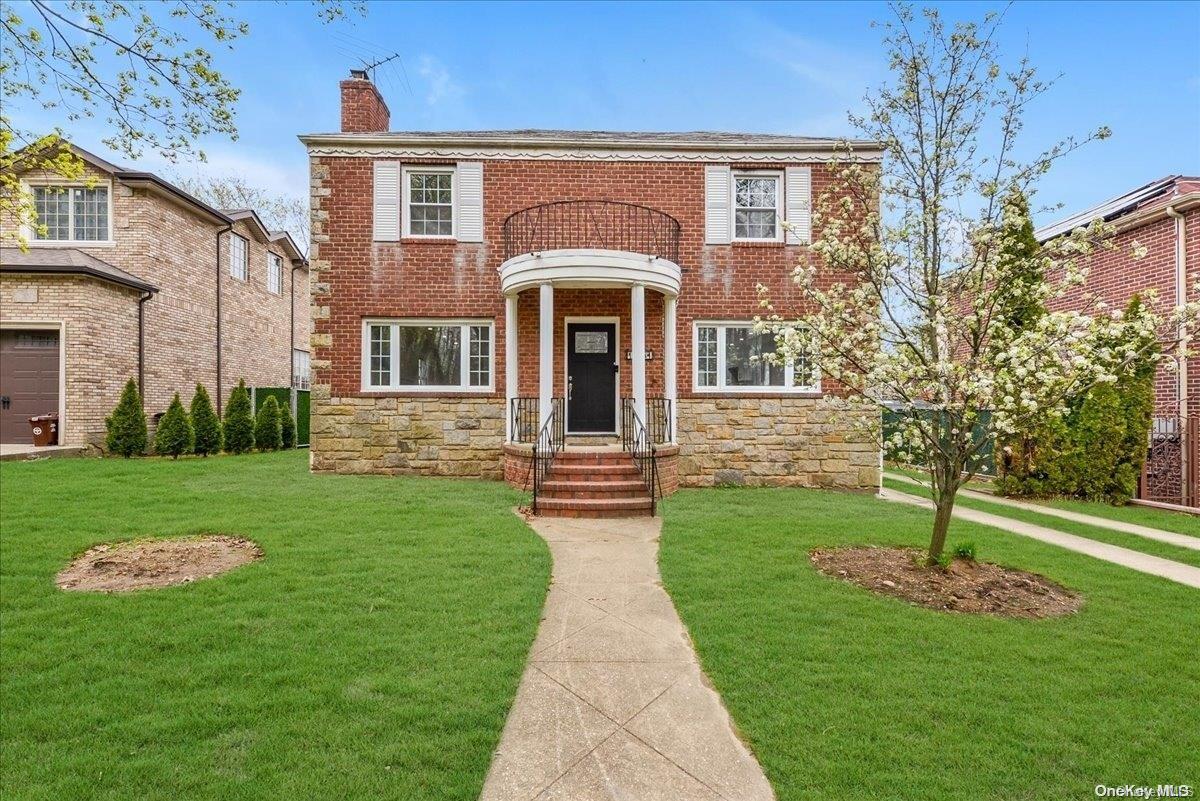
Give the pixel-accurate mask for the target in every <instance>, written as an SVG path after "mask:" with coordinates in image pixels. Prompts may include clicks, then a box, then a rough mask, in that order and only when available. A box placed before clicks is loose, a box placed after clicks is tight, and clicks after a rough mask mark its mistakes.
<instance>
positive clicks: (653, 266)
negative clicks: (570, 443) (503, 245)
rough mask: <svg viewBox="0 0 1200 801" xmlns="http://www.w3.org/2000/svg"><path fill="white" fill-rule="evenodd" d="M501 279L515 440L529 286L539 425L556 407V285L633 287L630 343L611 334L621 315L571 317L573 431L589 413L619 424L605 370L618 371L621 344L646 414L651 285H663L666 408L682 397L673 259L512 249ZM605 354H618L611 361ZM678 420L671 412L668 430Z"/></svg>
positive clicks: (585, 426) (567, 345) (568, 360)
mask: <svg viewBox="0 0 1200 801" xmlns="http://www.w3.org/2000/svg"><path fill="white" fill-rule="evenodd" d="M500 286H501V291H502V292H503V293H504V296H505V309H506V314H505V321H506V325H505V331H506V336H505V364H506V376H505V377H506V381H505V386H506V387H507V392H506V394H507V404H506V405H507V408H508V410H509V412H508V413H509V415H510V419H509V425H508V432H509V439H510V440H511V439H512V437H513V431H514V426H513V420H512V415H513V414H514V412H513V410H514V401H515V400H516V399H517V397H518V390H517V388H518V386H519V383H520V364H521V362H520V344H521V343H520V340H519V336H518V333H517V332H518V329H519V325H518V295H519V294H520V293H521V292H522V291H525V290H533V289H536V290H537V297H538V328H537V331H538V345H537V350H538V361H537V364H538V403H537V426H538V430H541V429H542V428H543V427H544V426H545V425H546V423H547V421H548V420H549V419H550V417H551V415H552V414H554V413H555V403H554V388H555V338H556V333H557V331H556V324H555V320H556V317H555V308H554V304H555V291H556V290H576V289H585V290H586V289H606V290H613V289H620V290H627V291H628V293H629V295H628V298H629V301H628V315H629V340H630V341H629V343H628V346H627V348H626V347H625V346H624V345H621V346H620V347H618V343H617V342H616V341H609V337H610V336H611V337H614V340H615V335H616V333H617V332H618V331H619V328H618V327H617V325H616V320H615V319H614V320H613V322H611V323H606V322H605V320H606V319H607V318H599V317H595V318H594V317H586V318H567V320H568V323H567V326H566V328H565V331H564V336H565V339H564V341H563V353H564V356H563V359H564V362H565V366H566V370H567V376H566V381H565V383H566V401H567V405H566V409H565V416H566V420H565V425H566V428H567V433H584V432H586V431H588V430H589V427H590V426H589V423H588V422H587V421H585V417H587V418H589V419H594V420H595V421H603V420H605V419H606V415H608V414H611V419H612V420H613V425H614V426H615V425H616V421H617V419H618V409H617V405H616V404H617V402H618V398H617V396H616V395H615V394H614V395H613V396H612V406H611V407H608V405H607V404H608V399H607V398H606V397H605V396H606V393H610V392H611V389H609V387H611V386H612V384H611V383H609V384H607V385H606V384H605V382H604V372H605V370H606V369H610V370H611V373H612V374H614V375H615V374H616V373H617V372H618V370H619V364H620V363H621V361H622V360H623V358H624V355H625V354H623V353H622V352H621V351H622V350H626V352H627V354H628V356H629V360H628V363H629V370H630V381H629V386H630V390H631V391H630V396H631V398H632V402H633V407H634V409H635V410H636V413H637V415H638V419H639V420H641V421H648V419H649V416H648V413H647V400H646V387H647V381H646V363H647V347H646V341H647V330H646V326H647V323H646V319H647V315H646V306H647V292H657V293H659V294H660V295H661V296H662V339H661V341H662V353H661V360H662V371H663V379H662V388H663V397H664V399H665V400H666V401H667V404H666V406H665V408H666V409H669V410H671V411H669V412H666V414H668V415H670V416H671V417H673V415H674V408H675V399H676V378H675V364H676V331H675V316H676V315H675V311H676V300H677V298H678V296H679V286H680V269H679V266H678V265H677V264H676V263H675V262H673V261H671V260H669V259H666V258H663V257H661V256H657V255H653V254H646V253H639V252H635V251H624V250H611V249H606V248H557V249H552V250H542V251H536V252H527V253H520V254H517V255H515V256H512V257H511V258H509V259H508V260H506V261H505V262H504V263H503V264H502V265H501V266H500ZM572 319H577V320H578V321H579V322H577V323H575V324H574V325H572V324H571V323H570V322H569V321H570V320H572ZM606 326H607V328H606ZM655 338H656V339H657V337H655ZM607 360H612V361H611V363H610V364H605V362H606V361H607ZM609 410H610V411H609ZM646 424H649V423H648V422H646ZM597 425H599V426H600V428H595V430H596V431H598V432H599V431H603V432H604V433H609V432H608V431H607V430H606V428H607V426H606V424H605V423H603V422H597ZM674 428H675V426H674V421H673V420H668V421H666V425H665V429H666V431H668V432H673V431H674ZM613 433H615V428H614V429H613ZM668 436H669V435H668Z"/></svg>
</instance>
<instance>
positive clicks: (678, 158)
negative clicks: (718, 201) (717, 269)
mask: <svg viewBox="0 0 1200 801" xmlns="http://www.w3.org/2000/svg"><path fill="white" fill-rule="evenodd" d="M301 141H302V142H304V143H305V144H306V145H308V154H309V155H310V156H340V157H349V158H356V157H359V158H394V159H446V160H475V159H483V160H523V161H524V160H528V161H667V162H683V163H711V162H737V163H739V164H746V163H764V164H767V163H769V164H784V163H786V164H814V163H821V162H828V161H834V160H836V159H844V158H846V154H845V153H844V152H842V151H839V150H836V149H834V148H831V147H829V146H828V145H825V144H822V145H821V146H819V147H815V148H812V147H806V146H801V145H797V146H792V147H784V146H780V145H778V144H773V145H771V146H770V147H766V148H762V147H755V146H752V145H736V146H730V147H721V148H715V147H712V146H708V147H701V148H694V149H693V148H686V149H684V148H664V147H646V148H639V147H636V146H635V147H619V148H612V147H606V146H595V145H590V144H587V145H584V144H581V145H577V146H572V147H558V146H554V147H544V146H538V145H534V144H530V145H527V146H515V147H514V146H507V145H491V144H489V143H483V144H481V143H462V144H460V145H429V144H421V143H406V142H396V143H387V144H385V143H379V142H363V141H362V140H346V139H340V138H333V137H330V138H313V137H303V138H301ZM853 153H854V160H856V161H864V162H878V161H881V160H882V159H883V151H882V150H880V149H878V148H874V147H872V148H862V149H856V150H854V151H853Z"/></svg>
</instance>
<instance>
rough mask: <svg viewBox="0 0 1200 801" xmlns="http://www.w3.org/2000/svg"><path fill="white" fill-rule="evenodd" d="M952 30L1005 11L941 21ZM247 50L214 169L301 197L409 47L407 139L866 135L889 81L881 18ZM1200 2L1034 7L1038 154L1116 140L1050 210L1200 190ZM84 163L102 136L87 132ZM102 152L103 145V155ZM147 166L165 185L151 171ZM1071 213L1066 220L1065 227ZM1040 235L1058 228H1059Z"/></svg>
mask: <svg viewBox="0 0 1200 801" xmlns="http://www.w3.org/2000/svg"><path fill="white" fill-rule="evenodd" d="M941 7H942V8H943V11H944V13H946V14H947V15H948V16H949V17H950V18H956V17H959V16H967V17H975V18H978V17H981V16H982V14H983V13H984V12H985V11H987V10H988V9H989V8H997V7H999V4H984V3H979V4H976V3H958V4H953V5H942V6H941ZM238 8H239V13H241V14H243V15H244V16H246V18H247V19H248V20H249V22H250V24H251V27H252V31H251V34H250V36H249V37H247V38H245V39H243V40H239V42H238V43H237V45H236V48H235V49H234V50H233V51H223V52H221V53H219V54H218V56H217V66H218V67H219V68H220V69H222V70H223V71H224V72H225V73H226V74H227V75H228V76H229V77H230V78H231V79H232V80H233V81H234V82H235V83H236V85H238V86H240V87H241V88H242V89H243V94H242V98H241V102H240V107H239V112H238V125H239V128H240V131H241V138H240V140H239V141H238V142H236V143H231V142H229V141H227V140H224V141H223V140H219V139H214V140H210V141H206V142H205V143H204V146H205V149H206V151H207V152H208V153H209V156H210V162H209V164H208V165H204V166H196V165H184V166H183V167H182V170H183V171H185V172H190V171H194V170H207V171H210V172H214V173H218V174H221V173H230V172H237V173H240V174H242V175H244V176H246V177H248V178H250V179H252V180H255V181H258V182H260V183H262V184H264V185H266V186H268V187H269V188H272V189H274V190H278V191H287V192H292V193H296V194H303V193H304V192H305V188H306V185H307V177H306V159H305V155H304V150H303V147H302V146H301V145H300V143H299V142H298V141H297V140H296V134H298V133H301V132H313V131H330V130H336V128H337V126H338V108H337V103H338V91H337V82H338V80H340V79H341V78H342V77H344V76H345V75H346V73H347V70H348V69H349V67H350V66H352V65H354V63H355V62H356V61H357V59H358V58H368V59H369V58H371V57H373V56H376V55H381V54H390V53H391V52H393V51H398V52H399V53H400V54H401V58H402V63H401V62H397V63H396V64H394V65H393V66H392V68H384V69H381V70H380V71H379V73H378V76H377V83H378V84H379V86H380V89H381V90H382V91H383V93H384V95H385V97H386V98H387V101H388V104H389V106H390V108H391V111H392V127H393V128H394V129H420V130H438V129H461V128H535V127H536V128H541V127H545V128H585V129H593V128H599V129H616V130H697V129H709V130H737V131H755V132H775V133H797V134H809V135H839V134H846V133H850V132H851V131H850V128H849V127H848V125H847V123H846V111H847V109H859V108H861V98H862V95H863V93H864V91H865V90H866V89H867V88H868V87H869V86H872V85H875V84H878V83H879V82H880V81H883V80H885V79H886V78H887V75H886V72H887V70H886V62H885V61H884V57H883V53H882V50H881V48H880V45H879V35H880V32H879V31H878V30H876V29H872V28H871V27H870V22H871V20H873V19H884V18H886V17H887V16H888V14H889V12H888V10H887V8H886V6H884V5H883V4H876V3H853V4H852V3H797V4H786V3H770V4H756V3H737V4H732V3H731V4H724V3H707V4H682V3H671V4H654V3H634V4H620V3H604V4H551V3H535V4H518V3H497V4H451V3H436V4H415V3H413V4H410V3H381V2H373V3H370V7H369V10H368V13H367V16H366V17H365V18H360V19H357V20H355V21H353V22H350V23H347V22H341V23H335V24H333V25H328V26H327V25H322V24H320V23H318V22H317V21H316V19H315V16H314V14H313V13H312V10H311V7H310V6H308V5H307V4H305V3H266V2H262V3H242V4H240V5H239V6H238ZM1198 41H1200V3H1184V2H1179V3H1065V2H1061V3H1033V2H1030V3H1017V4H1015V5H1014V6H1012V7H1011V8H1010V9H1009V10H1008V11H1007V15H1006V23H1005V26H1004V28H1003V32H1002V37H1001V43H1002V47H1003V50H1004V52H1005V53H1006V54H1007V55H1008V56H1010V57H1012V58H1016V57H1019V56H1020V55H1021V53H1023V52H1025V51H1028V53H1029V56H1030V58H1031V59H1032V60H1033V62H1034V64H1035V65H1037V66H1038V67H1039V69H1040V70H1041V71H1042V73H1043V75H1045V76H1053V75H1058V74H1061V75H1062V77H1061V78H1060V80H1059V83H1058V86H1057V88H1056V89H1054V90H1053V91H1052V92H1051V94H1050V95H1049V96H1048V97H1046V98H1044V99H1043V100H1041V101H1039V102H1038V104H1037V105H1036V106H1035V107H1034V108H1033V109H1032V110H1031V113H1030V114H1029V116H1028V117H1027V128H1026V138H1027V141H1028V142H1029V143H1030V145H1033V144H1036V145H1038V146H1039V147H1040V146H1044V145H1047V144H1049V143H1051V142H1052V141H1054V140H1056V139H1058V138H1060V137H1062V136H1065V135H1068V134H1079V133H1084V132H1086V131H1089V130H1094V129H1095V128H1096V127H1097V126H1099V125H1102V124H1103V125H1108V126H1110V127H1111V128H1112V130H1113V136H1112V138H1111V139H1109V140H1108V141H1106V142H1101V143H1097V144H1094V145H1091V146H1089V147H1087V148H1086V149H1085V150H1083V151H1082V152H1080V153H1078V154H1075V155H1073V156H1071V157H1070V158H1069V159H1067V160H1065V161H1064V162H1062V163H1061V164H1060V165H1059V166H1058V167H1057V168H1056V169H1055V170H1054V171H1053V172H1052V173H1051V175H1050V176H1049V177H1048V178H1047V179H1046V181H1045V182H1044V183H1043V185H1042V193H1041V198H1040V199H1041V201H1042V202H1043V203H1050V202H1061V203H1063V204H1065V206H1066V211H1074V210H1078V209H1080V208H1083V207H1086V206H1090V205H1092V204H1094V203H1096V202H1099V201H1101V200H1104V199H1106V198H1108V197H1110V196H1112V195H1116V194H1119V193H1121V192H1123V191H1125V190H1128V189H1132V188H1134V187H1136V186H1138V185H1140V184H1143V183H1145V182H1147V181H1150V180H1152V179H1155V178H1158V177H1161V176H1163V175H1167V174H1171V173H1190V174H1193V175H1195V174H1200V48H1197V46H1196V43H1197V42H1198ZM70 133H71V135H72V136H74V138H75V139H76V140H77V141H78V142H79V144H81V145H83V146H84V147H88V148H93V147H97V146H98V140H99V139H100V137H101V136H102V135H103V132H102V131H101V130H99V129H98V128H96V127H87V126H80V127H76V128H74V129H72V130H71V131H70ZM97 149H99V150H100V151H101V152H103V150H102V149H101V148H97ZM143 164H144V166H146V167H148V168H150V169H158V170H161V169H163V165H162V164H161V162H158V161H156V160H154V159H147V160H146V161H144V162H143ZM1050 216H1055V215H1050ZM1040 221H1042V222H1044V221H1046V218H1045V215H1043V217H1042V219H1041V220H1040Z"/></svg>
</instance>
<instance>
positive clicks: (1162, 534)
mask: <svg viewBox="0 0 1200 801" xmlns="http://www.w3.org/2000/svg"><path fill="white" fill-rule="evenodd" d="M884 476H885V477H886V478H890V479H893V480H895V481H903V482H905V483H906V484H916V485H918V486H925V485H924V484H921V482H919V481H917V480H916V479H914V478H910V477H908V476H905V475H900V474H899V473H884ZM958 494H959V495H961V496H962V497H964V498H971V499H973V500H977V501H986V502H987V503H994V504H996V505H998V506H1007V507H1009V508H1010V509H1023V510H1025V511H1026V512H1037V513H1038V514H1040V515H1048V516H1049V517H1057V518H1061V519H1062V520H1070V521H1072V522H1074V523H1086V524H1087V525H1089V526H1095V527H1097V528H1106V529H1108V530H1110V531H1120V532H1122V533H1125V534H1133V535H1135V536H1138V537H1145V538H1146V539H1148V540H1158V541H1159V542H1165V543H1168V544H1170V545H1178V546H1179V547H1180V548H1190V549H1192V550H1193V551H1200V537H1192V536H1189V535H1187V534H1176V533H1175V532H1173V531H1163V530H1162V529H1158V528H1151V527H1150V526H1139V525H1138V524H1137V523H1126V522H1125V521H1123V520H1110V519H1109V518H1107V517H1096V516H1095V515H1088V514H1083V513H1082V512H1072V511H1069V510H1067V509H1056V508H1055V507H1053V506H1042V505H1041V504H1036V503H1029V502H1028V501H1019V500H1016V499H1015V498H1004V497H1001V496H999V495H991V494H989V493H986V492H976V491H974V490H968V489H960V490H959V491H958Z"/></svg>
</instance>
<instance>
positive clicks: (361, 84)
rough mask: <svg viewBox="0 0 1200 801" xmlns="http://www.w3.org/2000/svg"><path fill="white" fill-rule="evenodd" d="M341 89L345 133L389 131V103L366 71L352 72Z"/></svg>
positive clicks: (343, 129) (343, 82)
mask: <svg viewBox="0 0 1200 801" xmlns="http://www.w3.org/2000/svg"><path fill="white" fill-rule="evenodd" d="M341 87H342V131H343V132H344V133H381V132H384V131H386V130H387V129H388V123H389V122H390V119H391V115H390V114H389V113H388V107H387V103H384V102H383V95H381V94H379V90H378V89H376V88H375V84H373V83H371V79H370V78H368V77H367V71H366V70H350V77H349V78H347V79H346V80H344V81H342V83H341Z"/></svg>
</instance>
